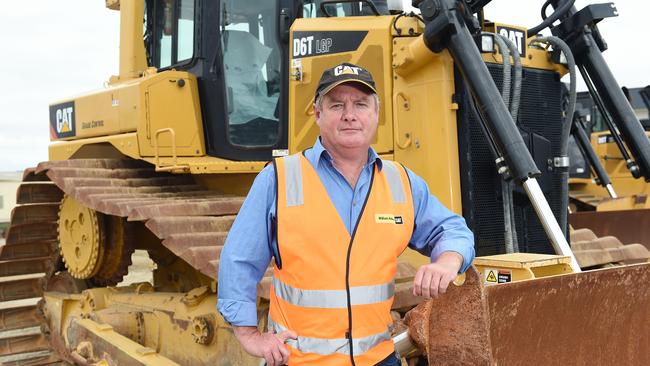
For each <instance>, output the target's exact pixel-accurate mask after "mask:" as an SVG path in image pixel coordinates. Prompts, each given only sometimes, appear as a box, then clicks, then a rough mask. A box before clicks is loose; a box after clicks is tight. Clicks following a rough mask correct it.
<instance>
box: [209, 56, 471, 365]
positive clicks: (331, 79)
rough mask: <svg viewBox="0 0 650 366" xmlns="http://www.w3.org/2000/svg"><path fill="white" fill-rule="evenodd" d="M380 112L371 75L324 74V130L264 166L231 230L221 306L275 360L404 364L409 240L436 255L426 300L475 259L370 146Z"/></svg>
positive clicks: (429, 199)
mask: <svg viewBox="0 0 650 366" xmlns="http://www.w3.org/2000/svg"><path fill="white" fill-rule="evenodd" d="M378 111H379V98H378V97H377V93H376V90H375V83H374V81H373V79H372V76H371V75H370V73H369V72H368V71H366V70H365V69H363V68H362V67H359V66H357V65H353V64H348V63H344V64H341V65H337V66H335V67H333V68H331V69H328V70H326V71H325V72H324V73H323V75H322V77H321V79H320V82H319V84H318V88H317V91H316V97H315V103H314V112H315V117H316V123H317V124H318V126H319V127H320V137H319V138H318V139H317V140H316V142H315V144H314V146H313V147H312V148H311V149H308V150H306V151H305V152H303V153H302V154H295V155H292V156H288V157H285V158H280V159H276V160H275V161H274V164H273V165H269V166H268V167H266V168H265V169H264V170H262V172H261V173H260V174H259V175H258V177H257V178H256V180H255V182H254V183H253V186H252V187H251V190H250V192H249V194H248V197H247V198H246V200H245V202H244V204H243V206H242V208H241V211H240V213H239V215H238V217H237V219H236V220H235V222H234V224H233V226H232V228H231V230H230V233H229V235H228V239H227V240H226V244H225V246H224V249H223V251H222V253H221V260H220V266H219V291H218V297H219V299H218V305H217V306H218V308H219V311H220V312H221V314H222V315H223V316H224V318H225V319H226V320H227V321H228V322H230V323H231V324H232V325H233V329H234V333H235V336H236V337H237V339H238V340H239V341H240V343H241V344H242V346H243V347H244V349H245V350H246V351H247V352H248V353H250V354H251V355H254V356H257V357H262V358H264V359H265V360H266V362H267V364H268V365H283V364H286V363H288V364H289V365H351V364H352V365H358V366H361V365H382V366H387V365H399V364H400V363H399V359H398V357H396V355H395V352H394V345H393V343H392V341H391V339H390V336H389V335H390V329H391V325H392V320H391V317H390V307H391V305H392V301H393V289H394V276H395V272H396V265H397V256H398V255H399V254H400V253H401V252H402V251H403V250H404V249H405V248H406V247H407V245H408V246H409V247H411V248H413V249H415V250H417V251H419V252H420V253H422V254H424V255H427V256H430V257H431V261H432V262H431V263H430V264H428V265H425V266H422V267H421V268H419V269H418V271H417V274H416V276H415V280H414V287H413V292H414V294H415V295H416V296H424V297H426V298H429V297H435V296H438V294H441V293H444V292H445V291H446V289H447V287H448V286H449V283H450V282H451V281H452V280H453V279H454V278H455V277H456V275H457V274H458V273H459V272H464V271H465V270H466V269H467V268H468V267H469V265H470V264H471V262H472V260H473V258H474V241H473V236H472V233H471V232H470V231H469V229H468V228H467V226H466V225H465V221H464V220H463V218H461V217H459V216H457V215H455V214H453V213H452V212H450V211H449V210H447V209H446V208H445V207H444V206H442V205H441V204H440V202H439V201H438V200H436V199H435V198H434V197H433V196H432V195H431V194H430V193H429V191H428V188H427V185H426V183H425V182H424V180H423V179H422V178H420V177H418V176H417V175H415V174H414V173H413V172H411V171H409V170H407V169H405V168H403V167H402V166H401V165H400V164H398V163H394V162H391V161H386V160H382V159H380V158H379V156H378V155H377V153H376V152H375V151H374V149H372V148H371V147H370V143H371V141H372V139H373V137H374V135H375V132H376V130H377V123H378ZM272 258H274V264H275V267H274V278H273V286H272V288H271V294H270V299H271V304H270V311H269V328H270V329H271V332H269V333H261V332H260V331H259V330H258V329H257V310H256V294H257V293H256V286H257V283H258V282H259V280H260V279H261V278H262V276H263V274H264V272H265V270H266V268H267V266H268V264H269V262H270V261H271V259H272ZM285 343H286V344H285Z"/></svg>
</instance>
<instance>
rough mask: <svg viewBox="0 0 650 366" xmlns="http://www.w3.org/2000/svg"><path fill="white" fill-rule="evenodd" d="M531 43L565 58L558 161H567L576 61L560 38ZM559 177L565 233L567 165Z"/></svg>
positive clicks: (567, 202) (552, 37) (567, 201)
mask: <svg viewBox="0 0 650 366" xmlns="http://www.w3.org/2000/svg"><path fill="white" fill-rule="evenodd" d="M531 44H550V45H552V46H553V47H554V48H556V49H558V50H560V51H561V52H562V53H564V56H565V57H566V60H567V67H568V69H569V105H568V106H567V110H566V112H565V116H564V123H563V125H562V134H561V136H560V156H559V157H560V161H566V162H567V163H568V159H569V136H571V125H572V124H573V112H574V111H575V108H576V97H577V93H576V61H575V58H574V57H573V52H571V48H569V45H567V44H566V43H565V42H564V41H563V40H562V39H560V38H558V37H555V36H549V37H540V38H536V39H534V40H533V41H532V42H531ZM559 168H560V178H561V180H562V182H567V183H566V184H562V185H561V187H562V188H561V192H560V199H561V201H560V202H561V206H560V218H559V220H558V221H559V222H560V223H561V224H562V232H563V233H564V235H566V234H567V227H568V222H569V220H568V211H567V210H568V207H569V184H568V180H569V166H568V164H567V166H560V167H559Z"/></svg>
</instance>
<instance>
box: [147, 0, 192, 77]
mask: <svg viewBox="0 0 650 366" xmlns="http://www.w3.org/2000/svg"><path fill="white" fill-rule="evenodd" d="M155 12H156V17H155V18H156V20H157V21H156V34H157V37H156V43H157V47H155V50H156V51H157V52H156V54H155V56H154V66H156V67H157V68H161V69H163V68H166V67H170V66H172V65H177V64H180V63H183V62H185V61H188V60H190V59H192V57H193V56H194V0H163V1H160V2H156V9H155Z"/></svg>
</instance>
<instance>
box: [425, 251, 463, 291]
mask: <svg viewBox="0 0 650 366" xmlns="http://www.w3.org/2000/svg"><path fill="white" fill-rule="evenodd" d="M462 265H463V256H462V255H460V254H459V253H456V252H444V253H442V254H441V255H440V256H439V257H438V259H436V261H435V262H433V263H431V264H426V265H424V266H422V267H420V269H418V271H417V273H416V274H415V280H414V281H413V295H415V296H424V297H425V298H431V297H438V295H439V294H444V293H445V292H447V287H449V284H450V283H451V282H452V281H453V280H454V279H455V278H456V276H457V275H458V270H459V269H460V267H461V266H462Z"/></svg>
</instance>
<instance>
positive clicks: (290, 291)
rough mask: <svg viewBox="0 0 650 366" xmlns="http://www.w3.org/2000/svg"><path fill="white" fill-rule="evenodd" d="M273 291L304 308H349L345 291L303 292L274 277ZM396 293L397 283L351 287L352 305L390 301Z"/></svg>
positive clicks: (283, 298) (285, 299)
mask: <svg viewBox="0 0 650 366" xmlns="http://www.w3.org/2000/svg"><path fill="white" fill-rule="evenodd" d="M273 290H274V291H275V295H276V296H277V297H279V298H281V299H282V300H284V301H286V302H288V303H290V304H292V305H296V306H301V307H303V308H321V309H344V308H347V307H348V297H347V293H346V292H345V290H303V289H300V288H296V287H292V286H289V285H287V284H286V283H284V282H282V281H280V280H279V279H278V278H276V277H273ZM394 292H395V283H394V282H389V283H384V284H381V285H372V286H356V287H350V302H351V303H352V305H367V304H375V303H378V302H382V301H386V300H389V299H390V298H391V297H393V293H394Z"/></svg>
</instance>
